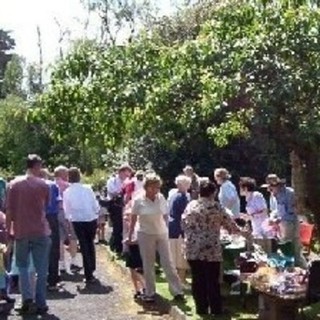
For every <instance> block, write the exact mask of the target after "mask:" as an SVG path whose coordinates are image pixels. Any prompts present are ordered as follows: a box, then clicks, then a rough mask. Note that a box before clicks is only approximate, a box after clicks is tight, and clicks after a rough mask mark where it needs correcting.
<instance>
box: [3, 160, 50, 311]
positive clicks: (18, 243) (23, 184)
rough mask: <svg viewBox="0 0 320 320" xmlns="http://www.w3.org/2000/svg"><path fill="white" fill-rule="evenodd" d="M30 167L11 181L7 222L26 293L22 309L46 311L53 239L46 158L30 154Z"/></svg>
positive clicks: (24, 293)
mask: <svg viewBox="0 0 320 320" xmlns="http://www.w3.org/2000/svg"><path fill="white" fill-rule="evenodd" d="M26 167H27V172H26V175H24V176H21V177H17V178H16V179H14V180H13V181H12V182H10V184H9V188H8V193H7V202H6V205H7V212H6V215H7V226H8V230H13V236H14V238H15V248H16V252H15V258H16V264H17V267H18V269H19V274H20V283H21V294H22V307H21V309H20V312H21V313H22V314H29V313H38V314H43V313H46V312H47V311H48V306H47V303H46V286H47V274H48V261H49V251H50V245H51V239H50V228H49V224H48V221H47V219H46V206H47V205H48V202H49V187H48V185H47V184H46V183H45V182H44V181H43V180H42V179H40V178H39V177H40V172H41V167H42V160H41V158H40V157H39V156H38V155H35V154H31V155H29V156H28V157H27V162H26ZM30 254H31V255H32V258H33V262H34V267H35V270H36V274H37V280H36V288H35V302H34V301H33V292H32V291H33V290H32V285H31V283H32V281H31V279H30V274H29V270H28V268H29V255H30Z"/></svg>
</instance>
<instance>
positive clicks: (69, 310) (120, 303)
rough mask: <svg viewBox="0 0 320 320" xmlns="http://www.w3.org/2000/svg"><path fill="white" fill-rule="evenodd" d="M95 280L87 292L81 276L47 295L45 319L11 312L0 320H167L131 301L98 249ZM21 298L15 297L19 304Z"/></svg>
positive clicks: (123, 283)
mask: <svg viewBox="0 0 320 320" xmlns="http://www.w3.org/2000/svg"><path fill="white" fill-rule="evenodd" d="M97 256H98V266H97V273H96V275H97V277H98V278H99V279H100V280H101V284H100V285H95V286H92V287H91V288H90V289H86V288H85V287H84V285H83V283H82V275H81V274H79V275H73V276H68V277H67V278H66V279H65V280H66V281H64V283H65V285H64V287H63V288H64V290H63V291H62V292H59V293H54V294H52V293H51V294H49V295H48V305H49V308H50V310H49V314H48V315H46V316H42V317H41V316H24V317H21V316H19V315H17V314H16V312H15V311H14V310H12V311H11V313H10V314H9V315H8V316H7V315H3V314H0V319H1V320H14V319H25V320H34V319H44V320H160V319H161V320H168V319H170V317H169V316H168V315H167V314H161V312H159V310H158V309H159V307H157V306H148V305H145V306H142V305H139V304H137V303H135V302H134V301H133V299H132V295H133V291H132V285H131V282H130V280H129V279H128V278H127V277H126V276H124V275H123V274H122V273H121V272H120V271H119V269H118V268H117V267H115V266H114V264H113V263H112V262H110V261H108V259H107V258H106V257H107V254H106V249H105V248H103V247H98V248H97ZM19 300H20V298H19V297H18V303H19Z"/></svg>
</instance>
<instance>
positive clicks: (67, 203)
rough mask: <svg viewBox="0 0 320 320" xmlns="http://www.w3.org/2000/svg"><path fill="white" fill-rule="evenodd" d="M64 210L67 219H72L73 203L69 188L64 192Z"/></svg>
mask: <svg viewBox="0 0 320 320" xmlns="http://www.w3.org/2000/svg"><path fill="white" fill-rule="evenodd" d="M63 211H64V215H65V218H66V220H68V221H70V220H71V204H70V199H69V192H68V189H67V190H66V191H65V192H64V193H63Z"/></svg>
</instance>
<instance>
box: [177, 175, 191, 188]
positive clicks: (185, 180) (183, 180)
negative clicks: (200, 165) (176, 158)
mask: <svg viewBox="0 0 320 320" xmlns="http://www.w3.org/2000/svg"><path fill="white" fill-rule="evenodd" d="M191 182H192V181H191V178H190V177H188V176H186V175H184V174H180V175H178V176H177V177H176V179H175V184H176V185H178V184H181V185H183V186H185V185H190V184H191Z"/></svg>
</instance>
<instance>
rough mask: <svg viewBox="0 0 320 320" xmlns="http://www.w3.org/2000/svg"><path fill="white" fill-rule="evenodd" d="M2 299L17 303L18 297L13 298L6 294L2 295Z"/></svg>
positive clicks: (0, 298)
mask: <svg viewBox="0 0 320 320" xmlns="http://www.w3.org/2000/svg"><path fill="white" fill-rule="evenodd" d="M0 300H3V301H5V302H7V303H15V302H16V299H14V298H11V297H9V296H8V295H6V294H3V295H0Z"/></svg>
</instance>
